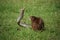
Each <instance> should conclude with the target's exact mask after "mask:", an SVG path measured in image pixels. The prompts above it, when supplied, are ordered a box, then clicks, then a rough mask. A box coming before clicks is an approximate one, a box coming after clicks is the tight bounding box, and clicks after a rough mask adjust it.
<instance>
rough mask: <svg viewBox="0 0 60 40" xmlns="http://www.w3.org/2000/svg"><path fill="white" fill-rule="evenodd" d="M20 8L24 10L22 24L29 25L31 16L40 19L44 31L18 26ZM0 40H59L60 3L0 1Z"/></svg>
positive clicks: (47, 0)
mask: <svg viewBox="0 0 60 40" xmlns="http://www.w3.org/2000/svg"><path fill="white" fill-rule="evenodd" d="M21 8H25V14H24V15H25V16H24V18H23V20H22V21H23V22H25V23H27V24H30V23H31V21H30V20H29V17H30V16H32V15H34V16H37V17H41V18H42V19H43V20H44V23H45V30H44V31H43V32H41V31H34V30H32V29H31V28H24V27H21V26H18V25H17V23H16V19H17V17H18V15H19V13H20V9H21ZM17 29H19V30H17ZM0 40H60V1H59V0H0Z"/></svg>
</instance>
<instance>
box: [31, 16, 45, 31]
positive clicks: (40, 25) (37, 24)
mask: <svg viewBox="0 0 60 40" xmlns="http://www.w3.org/2000/svg"><path fill="white" fill-rule="evenodd" d="M30 18H31V22H32V29H33V30H42V29H44V22H43V20H42V19H41V18H40V17H35V16H31V17H30Z"/></svg>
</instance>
